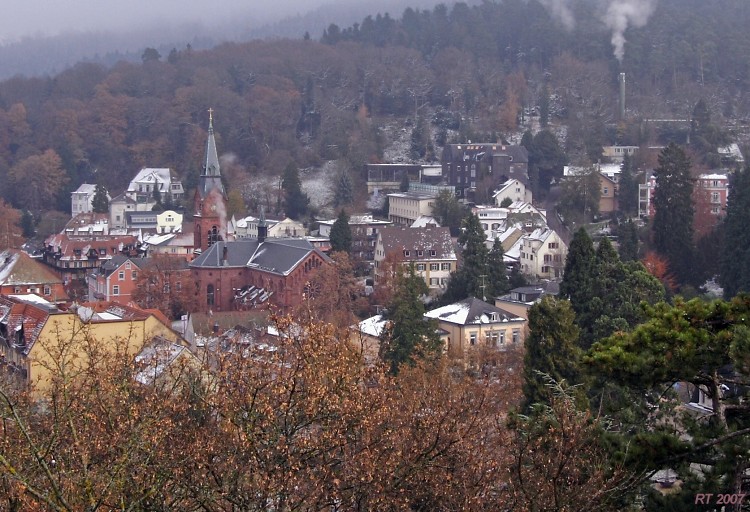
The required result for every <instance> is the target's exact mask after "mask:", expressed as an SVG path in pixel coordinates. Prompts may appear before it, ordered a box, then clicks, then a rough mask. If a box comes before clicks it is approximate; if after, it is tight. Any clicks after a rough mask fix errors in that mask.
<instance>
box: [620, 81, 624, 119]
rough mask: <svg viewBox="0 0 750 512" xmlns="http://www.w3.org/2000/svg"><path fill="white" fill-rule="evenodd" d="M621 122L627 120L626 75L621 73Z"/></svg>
mask: <svg viewBox="0 0 750 512" xmlns="http://www.w3.org/2000/svg"><path fill="white" fill-rule="evenodd" d="M619 108H620V121H624V120H625V73H620V104H619Z"/></svg>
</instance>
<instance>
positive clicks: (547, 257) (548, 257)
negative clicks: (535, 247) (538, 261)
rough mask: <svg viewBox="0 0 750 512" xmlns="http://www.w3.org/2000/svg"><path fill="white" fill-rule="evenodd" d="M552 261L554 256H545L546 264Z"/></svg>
mask: <svg viewBox="0 0 750 512" xmlns="http://www.w3.org/2000/svg"><path fill="white" fill-rule="evenodd" d="M550 261H552V255H551V254H545V255H544V262H545V263H549V262H550Z"/></svg>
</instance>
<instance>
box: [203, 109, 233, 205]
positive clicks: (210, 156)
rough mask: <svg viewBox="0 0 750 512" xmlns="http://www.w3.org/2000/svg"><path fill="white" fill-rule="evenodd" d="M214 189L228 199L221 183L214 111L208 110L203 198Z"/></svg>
mask: <svg viewBox="0 0 750 512" xmlns="http://www.w3.org/2000/svg"><path fill="white" fill-rule="evenodd" d="M213 189H217V190H218V191H219V192H220V193H221V195H222V196H224V197H226V195H227V194H226V191H225V190H224V185H223V184H222V182H221V167H220V166H219V154H218V152H217V151H216V138H215V137H214V110H213V109H212V108H209V109H208V141H207V142H206V164H205V166H204V168H203V172H202V173H201V177H200V183H199V185H198V190H199V192H200V194H201V197H206V196H207V195H208V194H209V192H211V191H212V190H213Z"/></svg>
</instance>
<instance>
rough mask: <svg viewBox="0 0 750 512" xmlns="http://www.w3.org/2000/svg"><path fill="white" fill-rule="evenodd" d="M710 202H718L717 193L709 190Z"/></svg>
mask: <svg viewBox="0 0 750 512" xmlns="http://www.w3.org/2000/svg"><path fill="white" fill-rule="evenodd" d="M711 202H712V203H718V202H719V193H718V192H711Z"/></svg>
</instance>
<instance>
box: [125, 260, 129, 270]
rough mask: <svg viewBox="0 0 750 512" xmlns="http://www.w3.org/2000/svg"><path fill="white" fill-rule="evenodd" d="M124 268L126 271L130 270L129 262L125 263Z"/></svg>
mask: <svg viewBox="0 0 750 512" xmlns="http://www.w3.org/2000/svg"><path fill="white" fill-rule="evenodd" d="M125 268H126V269H128V270H130V262H129V261H126V262H125Z"/></svg>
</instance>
